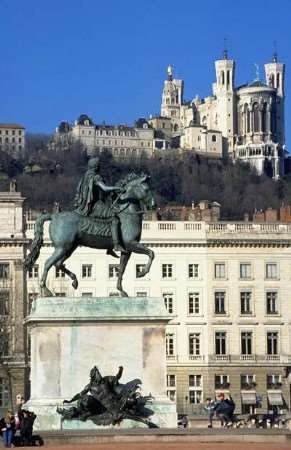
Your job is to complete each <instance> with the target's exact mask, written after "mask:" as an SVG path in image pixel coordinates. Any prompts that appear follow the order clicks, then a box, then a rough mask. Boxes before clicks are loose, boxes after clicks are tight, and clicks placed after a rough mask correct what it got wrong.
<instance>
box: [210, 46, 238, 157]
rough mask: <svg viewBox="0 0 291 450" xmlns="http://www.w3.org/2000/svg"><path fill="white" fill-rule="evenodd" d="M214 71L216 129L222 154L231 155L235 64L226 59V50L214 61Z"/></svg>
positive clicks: (233, 122) (233, 124)
mask: <svg viewBox="0 0 291 450" xmlns="http://www.w3.org/2000/svg"><path fill="white" fill-rule="evenodd" d="M215 71H216V83H215V84H214V94H215V95H216V98H217V123H218V129H219V130H220V131H221V132H222V138H223V149H224V152H225V153H226V152H227V151H228V152H229V153H231V152H232V149H233V136H234V133H235V117H236V115H235V102H234V97H235V95H234V77H235V62H234V61H233V60H232V59H228V55H227V51H226V50H225V51H224V52H223V59H219V60H217V61H215Z"/></svg>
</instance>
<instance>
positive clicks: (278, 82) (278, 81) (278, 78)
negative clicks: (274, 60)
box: [277, 73, 280, 89]
mask: <svg viewBox="0 0 291 450" xmlns="http://www.w3.org/2000/svg"><path fill="white" fill-rule="evenodd" d="M279 87H280V74H279V73H277V89H278V88H279Z"/></svg>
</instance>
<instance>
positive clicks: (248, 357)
mask: <svg viewBox="0 0 291 450" xmlns="http://www.w3.org/2000/svg"><path fill="white" fill-rule="evenodd" d="M240 360H241V361H253V362H255V361H256V355H240Z"/></svg>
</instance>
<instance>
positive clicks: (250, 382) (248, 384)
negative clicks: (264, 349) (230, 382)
mask: <svg viewBox="0 0 291 450" xmlns="http://www.w3.org/2000/svg"><path fill="white" fill-rule="evenodd" d="M255 386H256V379H255V375H241V376H240V387H241V389H252V388H254V387H255Z"/></svg>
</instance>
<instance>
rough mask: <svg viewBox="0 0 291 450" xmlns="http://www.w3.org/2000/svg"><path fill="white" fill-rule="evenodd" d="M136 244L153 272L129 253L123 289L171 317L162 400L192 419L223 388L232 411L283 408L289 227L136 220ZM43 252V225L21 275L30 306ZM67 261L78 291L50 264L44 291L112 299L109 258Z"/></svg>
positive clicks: (47, 249) (290, 319) (97, 254)
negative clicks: (37, 249)
mask: <svg viewBox="0 0 291 450" xmlns="http://www.w3.org/2000/svg"><path fill="white" fill-rule="evenodd" d="M29 225H30V226H29V227H28V228H29V231H28V232H27V236H28V237H32V229H33V223H30V224H29ZM142 242H144V243H146V244H148V245H149V246H150V247H151V248H152V249H153V250H154V251H155V255H156V256H155V259H154V262H153V266H152V270H151V271H150V273H149V274H148V275H147V276H146V277H144V278H139V277H138V274H139V272H140V270H142V268H143V267H144V264H145V263H146V257H145V256H143V255H138V254H132V257H131V259H130V261H129V264H128V270H127V271H126V273H125V274H124V279H123V283H124V289H125V290H126V291H128V294H129V295H131V296H140V297H143V296H151V297H162V298H163V299H164V302H165V307H166V308H167V310H168V312H169V314H171V315H172V316H173V319H172V321H171V322H170V323H169V325H168V326H167V329H166V342H165V347H166V348H165V352H166V361H167V390H168V396H169V397H170V398H171V399H172V400H173V401H176V402H177V408H178V413H179V414H187V415H189V416H191V417H192V418H194V417H196V418H197V417H199V416H201V414H202V412H203V405H202V404H203V402H204V400H205V398H206V397H212V398H213V397H214V396H215V394H216V393H217V392H221V391H223V392H224V393H225V395H229V394H231V396H232V397H233V399H234V401H235V403H236V411H237V413H241V412H242V413H249V412H257V413H266V412H268V411H270V412H271V411H286V410H287V409H290V405H291V397H290V395H291V394H290V393H291V389H290V383H291V379H290V375H289V374H290V369H291V357H290V355H291V340H290V332H291V325H290V324H291V309H290V301H289V292H290V290H291V275H290V274H291V263H290V261H291V239H290V225H288V224H281V223H273V224H256V223H251V222H248V223H244V222H209V223H207V222H204V221H200V222H193V221H192V222H191V221H186V222H183V221H172V222H170V221H168V222H164V221H152V222H144V223H143V232H142ZM52 251H53V249H52V245H51V242H50V240H49V236H48V227H46V228H45V236H44V246H43V248H42V250H41V253H40V258H39V260H38V261H37V264H36V265H35V267H34V269H33V270H32V271H30V273H29V274H28V280H27V283H28V298H29V301H30V302H31V301H32V300H33V299H34V298H36V297H37V296H38V295H39V277H40V276H41V273H42V271H43V266H44V262H45V260H46V259H47V258H48V257H49V256H50V255H51V254H52ZM66 264H67V267H68V268H69V269H70V270H72V271H73V272H74V273H76V275H77V276H78V278H79V287H78V289H77V291H74V290H73V288H72V286H71V280H69V279H68V278H67V277H66V276H65V274H64V273H63V272H62V271H60V270H55V269H52V270H51V271H50V273H49V277H48V287H49V289H51V290H52V291H54V293H55V294H56V295H60V296H62V295H68V296H84V297H90V296H96V295H97V296H116V295H118V293H117V291H116V277H117V273H118V272H117V270H118V269H117V264H116V260H115V259H113V258H112V257H111V256H108V255H106V254H105V251H103V252H102V251H96V250H94V249H90V248H85V247H80V248H78V249H77V250H76V252H75V253H74V254H73V255H72V256H71V257H70V258H69V259H68V261H67V263H66ZM258 397H261V398H262V402H261V403H262V405H261V406H258V405H257V399H258Z"/></svg>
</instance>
